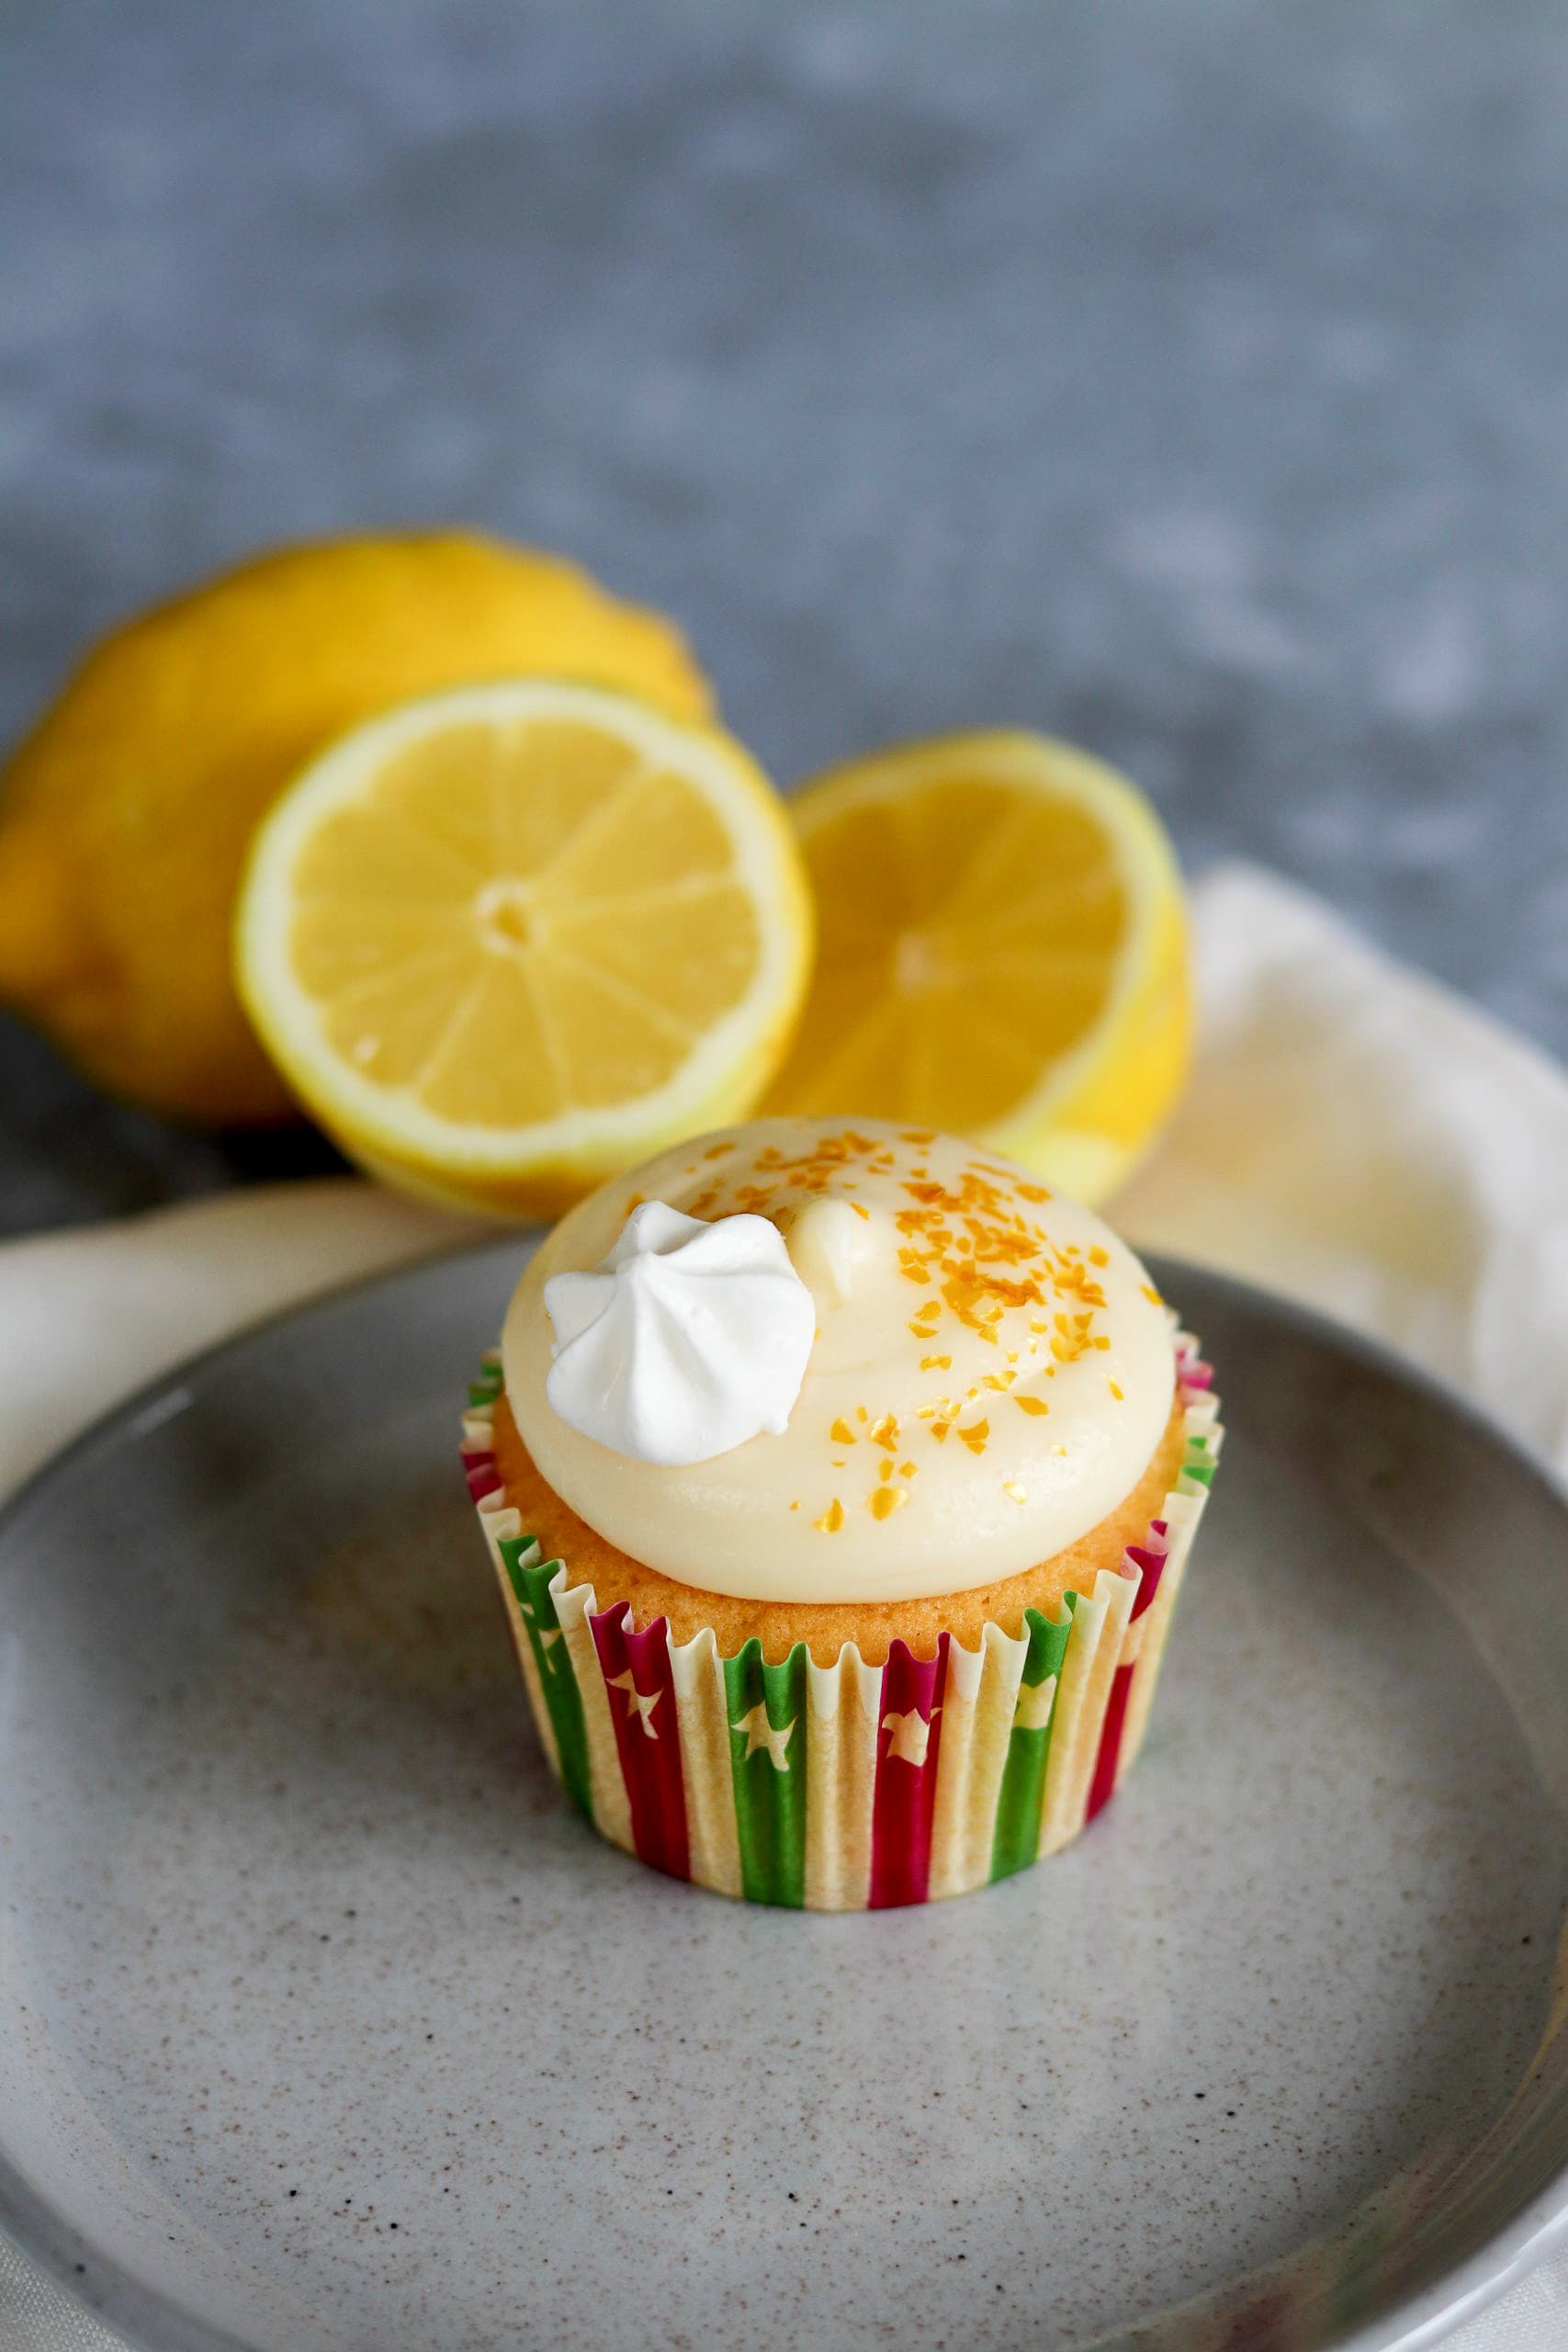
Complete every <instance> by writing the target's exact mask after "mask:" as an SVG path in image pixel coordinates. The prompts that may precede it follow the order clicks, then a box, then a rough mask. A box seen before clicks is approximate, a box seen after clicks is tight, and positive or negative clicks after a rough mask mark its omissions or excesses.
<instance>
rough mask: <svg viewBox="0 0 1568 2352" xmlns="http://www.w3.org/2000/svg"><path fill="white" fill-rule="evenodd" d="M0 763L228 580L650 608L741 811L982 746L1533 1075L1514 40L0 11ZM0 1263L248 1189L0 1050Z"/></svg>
mask: <svg viewBox="0 0 1568 2352" xmlns="http://www.w3.org/2000/svg"><path fill="white" fill-rule="evenodd" d="M0 223H3V234H0V494H3V498H4V515H3V535H0V733H4V734H5V735H6V736H9V735H11V734H13V733H14V732H15V731H16V730H17V729H19V728H20V727H21V725H22V724H23V723H24V721H25V720H26V718H28V714H29V713H30V712H31V711H32V710H33V709H34V708H35V707H37V706H38V704H39V701H40V700H41V699H42V698H43V697H45V696H47V695H49V694H50V692H51V689H52V688H53V686H54V685H55V684H56V682H57V681H58V679H59V678H60V677H61V675H62V673H63V671H64V670H65V668H66V666H67V664H68V663H69V662H70V661H71V659H72V657H73V653H74V652H75V651H76V650H77V649H79V648H80V647H81V646H82V645H83V644H84V642H85V640H86V639H88V638H89V637H90V636H91V635H92V634H93V633H94V632H95V631H96V630H97V629H99V628H103V627H104V626H105V625H106V624H107V623H108V622H110V621H112V620H113V619H114V618H115V617H116V616H118V615H120V614H122V613H124V612H125V611H126V610H127V609H128V608H130V607H131V606H134V605H136V604H138V603H139V602H141V601H142V600H144V599H146V598H149V597H152V596H155V595H158V594H162V593H163V592H164V591H166V590H168V589H170V588H171V587H173V586H174V585H175V584H176V583H178V582H183V581H184V580H186V578H188V577H189V576H190V575H191V574H192V573H196V572H199V571H202V570H203V569H205V568H209V567H212V566H215V565H218V564H221V563H224V562H226V561H228V560H231V559H233V558H235V557H237V556H239V555H241V554H242V553H243V552H244V551H245V550H247V549H249V548H252V547H254V546H255V545H256V544H258V543H259V542H263V541H265V540H268V539H272V538H276V537H285V536H291V535H293V536H297V535H308V534H311V533H316V532H321V531H331V530H336V529H341V528H344V527H348V526H366V525H373V524H376V523H378V522H399V521H403V520H407V519H413V518H418V519H424V518H442V517H464V518H469V519H472V520H475V521H478V522H480V523H483V524H487V525H489V526H493V527H495V528H498V529H500V530H502V531H507V532H511V533H513V534H515V535H517V536H519V537H525V538H533V539H537V540H540V541H543V542H545V543H547V544H548V545H552V546H559V547H562V548H567V549H570V550H571V551H572V552H574V553H576V554H577V555H579V556H581V558H583V559H584V560H586V561H588V562H589V563H590V564H591V565H592V566H593V567H595V568H596V569H598V570H599V571H602V572H603V573H604V575H605V576H606V577H607V578H608V579H609V580H610V581H611V582H614V583H615V584H616V585H618V586H620V587H622V588H624V589H625V590H626V591H628V592H631V593H634V594H638V595H641V596H644V597H649V598H652V599H654V600H656V601H659V602H661V603H666V604H668V605H671V607H672V608H673V609H674V610H675V611H676V612H677V613H678V614H679V615H680V616H681V617H682V620H683V621H684V622H685V624H686V625H687V627H688V628H690V630H691V631H692V633H693V635H694V639H695V641H696V644H697V646H698V648H699V650H700V651H701V653H702V655H703V656H704V658H705V661H706V662H707V664H708V665H709V667H710V668H711V670H712V671H713V673H715V674H716V678H717V680H718V683H719V685H720V689H721V692H722V694H723V697H724V700H725V704H726V707H727V708H728V713H729V716H730V718H731V719H732V721H733V723H734V724H735V725H736V726H737V728H738V729H739V731H740V732H741V733H742V734H743V735H745V736H747V737H748V738H749V739H750V741H752V742H753V743H754V744H755V746H756V747H757V749H758V750H759V752H761V755H762V757H763V759H764V760H765V761H766V762H767V763H768V764H769V765H770V766H771V767H772V768H773V771H774V772H775V773H776V774H777V775H779V776H780V777H781V779H785V780H787V779H790V778H793V777H795V776H796V775H799V774H801V773H803V772H805V771H807V770H808V769H810V768H811V767H812V766H814V765H815V764H817V763H820V762H822V761H824V760H826V759H828V758H829V757H832V756H837V755H839V754H841V753H844V752H851V751H852V750H854V749H855V748H856V747H858V746H865V745H870V744H873V743H874V742H877V741H880V740H883V739H885V738H887V737H889V736H896V735H901V734H914V733H919V732H920V731H922V730H925V729H934V728H939V727H950V726H955V725H963V724H966V723H970V722H976V721H992V720H1003V719H1010V720H1021V721H1026V722H1035V723H1039V724H1043V725H1045V726H1047V727H1050V728H1053V729H1056V730H1058V731H1061V732H1064V733H1066V734H1068V735H1072V736H1077V737H1079V738H1081V739H1082V740H1083V741H1086V742H1088V743H1089V744H1091V745H1093V746H1094V747H1095V748H1096V749H1098V750H1099V751H1100V752H1104V753H1106V754H1107V755H1108V756H1109V757H1111V759H1113V760H1117V761H1119V762H1121V763H1123V764H1124V765H1125V766H1126V767H1128V768H1129V769H1130V770H1131V771H1132V773H1133V774H1134V775H1136V776H1138V777H1139V778H1140V779H1141V780H1143V781H1144V782H1145V784H1146V785H1147V786H1150V788H1151V789H1152V790H1153V791H1154V792H1155V793H1156V796H1157V797H1158V799H1159V801H1160V804H1161V806H1162V808H1163V809H1164V810H1165V812H1166V814H1167V816H1168V819H1169V820H1170V822H1171V824H1172V825H1173V827H1174V829H1175V831H1176V833H1177V836H1178V838H1179V842H1180V845H1181V847H1182V849H1183V852H1184V854H1186V856H1187V858H1188V860H1189V862H1190V864H1191V865H1194V866H1201V865H1203V864H1204V863H1205V862H1206V861H1208V860H1210V859H1211V858H1213V856H1214V855H1215V854H1218V853H1222V852H1225V851H1235V850H1240V851H1245V852H1247V853H1249V854H1254V855H1256V856H1258V857H1261V858H1263V859H1266V860H1268V861H1269V862H1270V863H1272V864H1274V865H1279V866H1280V867H1282V868H1284V869H1285V870H1287V871H1288V872H1290V873H1292V874H1294V875H1296V876H1300V877H1301V878H1303V880H1305V881H1306V882H1308V883H1310V884H1312V885H1314V886H1315V887H1317V888H1320V889H1323V890H1325V891H1326V892H1327V893H1328V895H1329V896H1330V897H1331V898H1333V899H1336V900H1337V902H1339V903H1340V904H1341V905H1343V906H1344V907H1345V908H1347V909H1348V910H1349V911H1350V912H1351V913H1353V914H1354V915H1355V916H1356V917H1358V918H1359V920H1361V921H1362V922H1365V923H1366V924H1367V925H1369V926H1370V927H1371V929H1372V930H1373V931H1374V932H1375V933H1379V934H1380V935H1381V936H1382V937H1383V938H1384V939H1385V940H1387V941H1388V942H1390V943H1391V944H1393V945H1394V946H1395V947H1396V948H1398V949H1400V950H1401V951H1403V952H1404V953H1405V954H1407V955H1409V956H1413V957H1415V958H1416V960H1418V961H1419V962H1421V963H1423V964H1425V965H1427V966H1428V967H1431V968H1432V969H1434V970H1436V971H1438V972H1441V973H1442V974H1444V975H1445V976H1447V977H1448V978H1450V979H1452V980H1453V981H1455V982H1456V983H1457V984H1458V985H1459V986H1461V988H1465V989H1471V990H1473V991H1474V992H1475V993H1476V994H1478V995H1479V996H1481V997H1482V998H1483V999H1484V1000H1485V1001H1487V1002H1489V1003H1490V1004H1492V1005H1493V1006H1494V1007H1495V1008H1496V1010H1498V1011H1499V1012H1502V1013H1503V1014H1505V1015H1506V1016H1507V1017H1509V1018H1511V1019H1513V1020H1515V1021H1517V1022H1518V1023H1522V1025H1523V1026H1524V1027H1525V1028H1527V1029H1529V1030H1530V1031H1531V1032H1533V1033H1534V1034H1535V1035H1537V1036H1538V1037H1540V1038H1541V1039H1543V1040H1544V1041H1545V1042H1546V1043H1548V1044H1549V1045H1551V1046H1554V1047H1555V1048H1557V1049H1558V1050H1562V1049H1564V1048H1568V925H1565V918H1568V864H1565V858H1564V854H1565V852H1568V795H1565V794H1564V791H1563V789H1562V769H1563V750H1564V734H1565V731H1568V661H1565V660H1564V653H1563V643H1564V635H1565V628H1564V623H1565V620H1568V567H1565V564H1564V549H1565V547H1568V530H1565V525H1568V268H1565V267H1564V255H1565V254H1568V9H1564V7H1563V6H1562V5H1561V0H1510V5H1507V6H1502V5H1498V0H1468V5H1458V0H1418V5H1413V6H1394V5H1391V4H1390V0H1343V4H1342V0H1301V5H1295V6H1282V5H1280V0H1250V4H1248V0H1213V5H1205V0H1097V5H1089V0H1071V4H1070V5H1059V0H1019V5H1016V6H1000V5H995V0H947V5H945V6H939V5H936V0H890V5H887V6H867V5H814V0H755V5H752V4H751V0H744V5H743V4H742V0H735V4H734V5H729V6H718V5H713V6H701V5H698V0H664V5H655V0H640V5H639V0H614V5H611V0H603V4H601V0H571V5H562V6H525V5H519V0H450V5H414V0H386V5H379V6H373V5H369V0H337V5H335V6H331V7H323V6H320V5H319V4H318V0H310V5H290V0H269V4H268V5H267V6H265V7H263V8H242V7H240V6H229V5H222V4H221V0H220V5H216V6H214V5H203V0H185V5H181V0H136V5H135V6H123V5H118V6H117V5H115V0H99V5H90V4H89V0H64V5H59V6H36V7H28V6H21V7H18V6H10V7H9V8H8V9H5V8H0ZM0 1101H3V1103H4V1111H3V1114H0V1115H3V1132H0V1227H9V1228H11V1229H20V1228H24V1227H30V1226H35V1225H41V1224H44V1223H48V1222H53V1221H57V1220H60V1219H63V1218H71V1217H85V1216H96V1215H100V1214H103V1213H106V1212H109V1211H114V1210H118V1209H124V1208H128V1207H131V1206H135V1205H138V1204H142V1203H145V1202H148V1201H152V1200H156V1199H160V1198H164V1197H167V1196H169V1195H172V1194H175V1193H182V1192H188V1191H195V1190H200V1189H203V1188H206V1187H209V1186H211V1185H215V1184H219V1183H222V1182H229V1181H233V1180H234V1179H235V1178H236V1177H240V1176H243V1175H245V1174H249V1173H256V1172H269V1171H271V1170H276V1169H278V1168H287V1167H289V1166H299V1165H309V1164H312V1162H317V1161H319V1160H320V1159H321V1157H322V1148H321V1146H319V1145H316V1144H314V1143H312V1142H311V1141H310V1139H308V1138H302V1137H286V1138H283V1139H272V1140H270V1141H265V1142H257V1141H255V1140H251V1141H248V1142H243V1143H238V1144H232V1145H224V1144H221V1143H219V1142H214V1141H210V1140H207V1139H193V1138H186V1137H179V1136H174V1135H172V1134H171V1133H169V1132H168V1131H166V1130H164V1129H163V1128H161V1127H159V1126H158V1125H155V1124H154V1123H152V1122H150V1121H146V1120H141V1119H138V1118H132V1117H129V1116H125V1115H122V1114H116V1113H113V1112H111V1111H109V1110H108V1109H107V1108H106V1107H105V1106H104V1105H102V1104H101V1103H98V1102H97V1101H96V1099H95V1098H94V1097H92V1096H91V1095H90V1094H89V1093H88V1092H87V1091H86V1090H85V1089H84V1088H83V1087H81V1086H80V1085H79V1084H78V1083H77V1082H76V1081H75V1080H73V1079H72V1078H71V1077H70V1076H69V1075H68V1074H67V1073H65V1072H64V1071H63V1070H62V1069H61V1068H60V1067H59V1066H58V1065H57V1063H56V1062H55V1061H54V1059H53V1057H52V1056H51V1054H50V1053H49V1052H48V1051H47V1050H46V1049H45V1048H44V1047H43V1046H41V1045H40V1044H39V1043H38V1042H37V1041H36V1040H35V1039H32V1038H30V1037H28V1036H27V1035H24V1034H23V1033H22V1032H21V1031H20V1030H18V1029H17V1028H16V1027H15V1026H14V1025H13V1024H9V1023H4V1022H3V1021H0Z"/></svg>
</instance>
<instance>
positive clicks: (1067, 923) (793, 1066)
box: [768, 731, 1190, 1202]
mask: <svg viewBox="0 0 1568 2352" xmlns="http://www.w3.org/2000/svg"><path fill="white" fill-rule="evenodd" d="M791 807H792V809H793V812H794V816H795V825H796V830H797V831H798V833H799V836H800V841H801V845H802V847H803V849H804V850H805V853H806V859H807V867H808V870H809V872H810V876H811V880H812V884H813V887H814V889H815V893H816V899H817V907H818V926H819V933H820V939H819V946H818V960H817V968H816V974H815V978H814V980H813V983H812V988H811V992H810V995H809V997H808V999H807V1006H806V1011H805V1012H804V1014H803V1016H802V1019H801V1023H800V1027H799V1030H798V1032H797V1034H796V1036H795V1044H794V1046H793V1047H792V1049H791V1051H790V1054H789V1056H788V1058H787V1060H786V1062H785V1064H784V1068H783V1069H782V1070H781V1071H780V1073H779V1076H778V1078H777V1080H776V1081H775V1082H774V1085H773V1089H772V1090H771V1092H770V1097H769V1102H768V1108H769V1109H771V1110H778V1111H789V1112H799V1113H805V1114H813V1115H818V1114H819V1115H832V1114H840V1113H843V1114H859V1115H861V1116H863V1117H875V1118H886V1119H893V1120H908V1121H910V1122H911V1123H915V1124H918V1125H924V1126H936V1127H942V1128H948V1129H951V1130H953V1131H954V1132H956V1133H958V1134H961V1135H969V1136H975V1137H976V1138H977V1139H978V1140H979V1141H981V1142H983V1143H985V1144H987V1145H989V1146H990V1147H992V1148H994V1149H996V1150H998V1151H1002V1152H1007V1153H1009V1154H1010V1156H1011V1157H1013V1158H1014V1159H1021V1160H1022V1161H1024V1162H1025V1164H1026V1165H1028V1166H1030V1167H1032V1168H1034V1169H1037V1170H1039V1171H1040V1172H1041V1174H1042V1175H1043V1176H1044V1177H1045V1178H1046V1179H1047V1181H1049V1182H1053V1183H1056V1184H1059V1185H1060V1186H1061V1187H1062V1188H1063V1190H1064V1191H1066V1192H1070V1193H1075V1194H1076V1195H1077V1197H1078V1198H1079V1199H1081V1200H1085V1201H1089V1202H1095V1201H1100V1200H1103V1199H1104V1198H1105V1197H1106V1195H1107V1194H1108V1193H1111V1192H1112V1191H1113V1190H1114V1189H1115V1187H1116V1186H1117V1185H1118V1184H1119V1183H1120V1182H1122V1179H1123V1177H1125V1176H1126V1175H1127V1174H1128V1173H1129V1172H1130V1170H1131V1169H1132V1167H1133V1165H1134V1161H1135V1160H1136V1159H1137V1158H1138V1156H1139V1154H1140V1153H1141V1152H1142V1151H1143V1150H1144V1148H1145V1147H1146V1146H1147V1144H1148V1143H1149V1142H1150V1141H1151V1140H1152V1138H1153V1136H1155V1134H1156V1132H1157V1130H1158V1127H1159V1125H1160V1123H1161V1121H1162V1120H1163V1119H1164V1117H1165V1115H1166V1114H1167V1112H1168V1110H1169V1108H1170V1107H1171V1105H1172V1103H1173V1102H1174V1101H1175V1099H1176V1096H1177V1094H1178V1093H1179V1090H1180V1087H1181V1083H1182V1080H1183V1078H1184V1076H1185V1073H1186V1069H1187V1063H1188V1057H1189V1049H1190V989H1189V979H1188V947H1187V926H1186V918H1185V913H1184V908H1183V900H1182V892H1181V881H1180V875H1179V869H1178V866H1177V863H1176V857H1175V854H1174V852H1173V850H1172V848H1171V845H1170V842H1169V840H1168V837H1167V834H1166V832H1165V830H1164V828H1163V826H1162V825H1161V824H1160V822H1159V820H1158V818H1157V817H1156V814H1155V812H1154V810H1153V809H1152V808H1151V807H1150V805H1149V802H1148V801H1147V800H1146V799H1145V797H1144V796H1143V794H1142V793H1140V792H1139V791H1137V790H1136V789H1135V787H1134V786H1133V785H1131V784H1130V783H1128V781H1127V780H1126V778H1125V777H1124V776H1122V775H1118V774H1117V773H1116V772H1115V770H1114V769H1112V768H1109V767H1107V766H1105V765H1104V764H1103V763H1101V762H1100V761H1099V760H1096V759H1092V758H1090V757H1089V754H1088V753H1086V752H1079V751H1075V750H1074V749H1073V748H1072V747H1071V746H1070V745H1068V744H1066V743H1059V742H1055V741H1051V740H1050V739H1048V738H1046V737H1043V736H1039V735H1033V734H1028V733H1023V732H1011V731H1009V732H1002V731H998V732H990V733H976V734H965V735H952V736H946V737H943V738H941V739H938V740H937V741H931V742H924V743H912V744H905V745H900V746H897V747H895V748H894V749H891V750H889V751H886V752H878V753H876V754H875V755H874V757H871V758H868V759H863V760H857V761H854V762H852V763H849V764H848V765H846V766H843V767H839V768H834V769H831V770H829V772H828V773H827V774H826V775H821V776H818V778H816V779H815V780H814V781H813V782H811V783H810V784H808V785H807V786H804V787H803V788H802V789H801V790H800V791H799V792H798V793H797V794H796V795H795V797H794V799H793V801H792V803H791Z"/></svg>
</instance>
